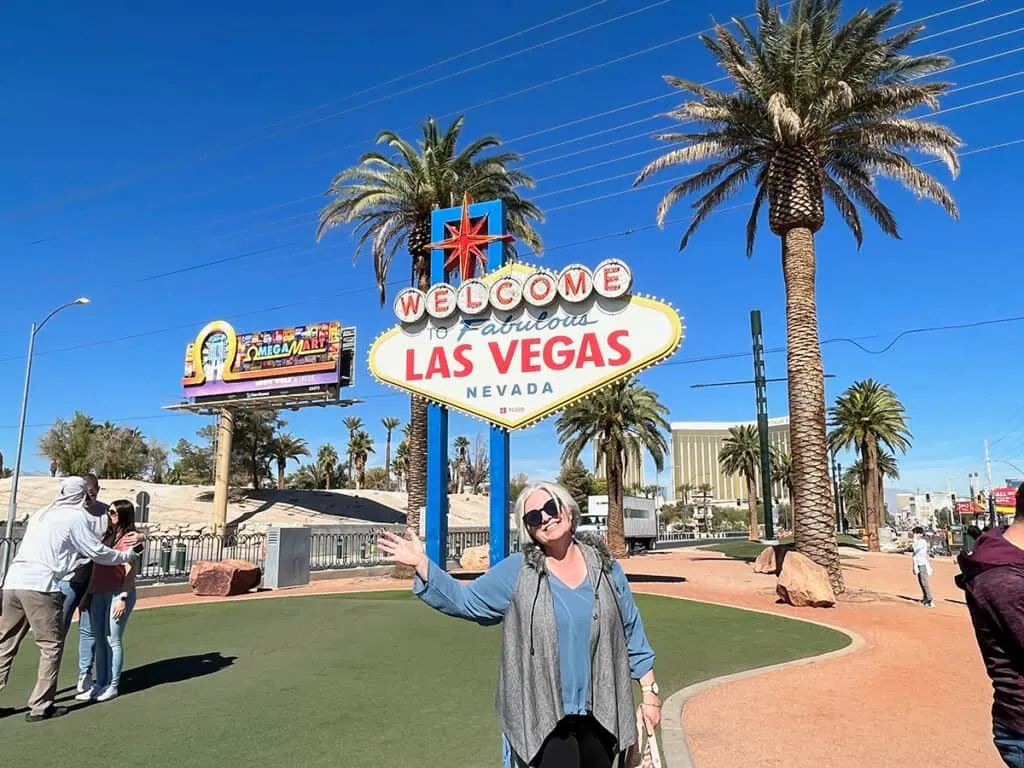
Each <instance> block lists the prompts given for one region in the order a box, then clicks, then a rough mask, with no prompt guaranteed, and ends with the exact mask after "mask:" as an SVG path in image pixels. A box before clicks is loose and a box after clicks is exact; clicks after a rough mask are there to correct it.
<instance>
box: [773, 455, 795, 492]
mask: <svg viewBox="0 0 1024 768" xmlns="http://www.w3.org/2000/svg"><path fill="white" fill-rule="evenodd" d="M772 480H774V481H775V482H776V483H778V484H779V485H780V486H781V487H782V488H785V489H786V494H787V495H788V496H789V503H790V505H792V504H793V455H792V454H791V453H790V452H789V451H782V450H779V449H777V448H773V449H772Z"/></svg>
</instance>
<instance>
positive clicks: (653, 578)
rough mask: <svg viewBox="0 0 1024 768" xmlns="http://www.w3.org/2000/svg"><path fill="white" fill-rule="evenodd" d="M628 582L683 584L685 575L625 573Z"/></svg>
mask: <svg viewBox="0 0 1024 768" xmlns="http://www.w3.org/2000/svg"><path fill="white" fill-rule="evenodd" d="M626 580H627V581H628V582H629V583H630V584H684V583H685V582H686V577H685V576H666V575H664V574H660V573H627V574H626Z"/></svg>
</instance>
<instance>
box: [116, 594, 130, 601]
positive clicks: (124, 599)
mask: <svg viewBox="0 0 1024 768" xmlns="http://www.w3.org/2000/svg"><path fill="white" fill-rule="evenodd" d="M117 599H118V600H120V601H121V602H122V603H127V602H128V593H127V592H122V593H121V594H120V595H118V596H117Z"/></svg>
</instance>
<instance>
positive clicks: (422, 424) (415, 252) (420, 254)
mask: <svg viewBox="0 0 1024 768" xmlns="http://www.w3.org/2000/svg"><path fill="white" fill-rule="evenodd" d="M424 226H425V227H426V232H427V237H428V238H429V232H430V222H429V219H428V220H427V221H426V222H425V224H424ZM422 228H423V227H421V229H422ZM429 242H430V241H429V240H424V242H423V243H422V244H420V243H418V242H417V244H416V247H415V248H410V249H409V252H410V253H409V255H410V256H412V273H413V275H414V277H415V279H416V287H417V288H419V289H420V290H421V291H423V292H424V293H425V292H426V291H428V290H429V289H430V251H429V250H427V248H426V245H427V243H429ZM409 426H410V431H409V466H408V467H407V468H406V484H407V485H408V487H409V495H408V501H407V507H406V517H405V520H406V524H407V525H408V526H409V527H410V528H412V529H413V530H415V531H419V529H420V510H421V509H423V508H424V507H426V505H427V401H426V400H424V399H423V398H421V397H415V396H413V397H412V398H410V403H409Z"/></svg>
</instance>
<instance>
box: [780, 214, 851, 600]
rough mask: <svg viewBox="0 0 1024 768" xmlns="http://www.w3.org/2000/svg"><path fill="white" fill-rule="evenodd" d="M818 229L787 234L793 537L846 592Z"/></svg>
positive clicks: (784, 241)
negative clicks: (835, 514) (835, 511)
mask: <svg viewBox="0 0 1024 768" xmlns="http://www.w3.org/2000/svg"><path fill="white" fill-rule="evenodd" d="M814 259H815V256H814V234H813V232H811V230H810V229H807V228H804V227H797V228H794V229H790V230H788V231H787V232H786V233H785V234H784V235H783V236H782V273H783V276H784V278H785V282H786V373H787V375H788V377H789V431H790V442H791V444H792V454H793V489H794V491H795V495H794V498H793V539H794V543H795V546H796V550H797V551H798V552H800V553H802V554H804V555H806V556H807V557H809V558H810V559H811V560H813V561H814V562H816V563H818V564H819V565H821V566H824V567H825V568H826V569H827V570H828V575H829V580H830V581H831V582H832V588H833V589H834V590H835V591H836V593H837V594H838V593H840V592H844V591H845V589H846V587H845V584H844V583H843V571H842V568H841V566H840V562H839V547H838V546H837V544H836V533H835V528H834V524H833V520H832V502H831V496H832V494H831V491H830V489H829V480H828V448H827V443H826V440H825V377H824V371H823V370H822V364H821V344H820V342H819V339H818V309H817V305H816V301H815V285H814V284H815V261H814Z"/></svg>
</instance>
